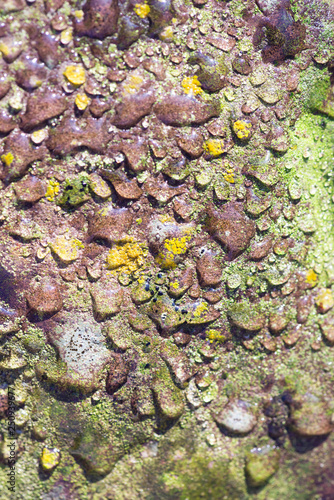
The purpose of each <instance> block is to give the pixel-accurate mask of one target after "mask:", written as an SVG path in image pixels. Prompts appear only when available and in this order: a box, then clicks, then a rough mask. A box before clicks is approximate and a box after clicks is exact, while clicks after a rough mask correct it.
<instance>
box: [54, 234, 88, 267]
mask: <svg viewBox="0 0 334 500" xmlns="http://www.w3.org/2000/svg"><path fill="white" fill-rule="evenodd" d="M50 247H51V249H52V251H53V252H54V253H55V254H56V255H57V257H58V258H59V259H60V260H61V261H62V262H63V263H64V264H69V263H70V262H74V261H75V260H77V259H78V257H79V249H82V248H84V244H83V243H82V241H80V240H78V239H76V238H66V237H65V236H58V237H57V238H56V239H55V240H54V241H53V242H52V243H50Z"/></svg>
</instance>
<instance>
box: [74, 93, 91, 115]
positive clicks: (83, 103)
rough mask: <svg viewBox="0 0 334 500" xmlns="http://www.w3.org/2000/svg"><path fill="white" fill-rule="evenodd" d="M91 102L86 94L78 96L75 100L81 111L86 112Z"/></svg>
mask: <svg viewBox="0 0 334 500" xmlns="http://www.w3.org/2000/svg"><path fill="white" fill-rule="evenodd" d="M90 101H91V100H90V99H89V97H87V96H86V94H78V95H77V96H76V98H75V105H76V107H77V108H78V109H79V110H80V111H84V110H85V109H86V108H87V106H88V105H89V104H90Z"/></svg>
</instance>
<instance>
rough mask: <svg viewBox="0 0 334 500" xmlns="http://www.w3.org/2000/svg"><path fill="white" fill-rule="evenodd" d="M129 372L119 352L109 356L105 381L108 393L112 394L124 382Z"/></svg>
mask: <svg viewBox="0 0 334 500" xmlns="http://www.w3.org/2000/svg"><path fill="white" fill-rule="evenodd" d="M128 373H129V366H128V364H127V363H126V361H125V360H124V359H123V358H122V356H121V355H120V354H115V355H114V356H113V357H112V358H111V362H110V365H109V372H108V376H107V381H106V390H107V392H108V394H113V393H114V392H116V391H117V390H118V389H119V388H120V387H122V385H124V384H125V382H126V379H127V376H128Z"/></svg>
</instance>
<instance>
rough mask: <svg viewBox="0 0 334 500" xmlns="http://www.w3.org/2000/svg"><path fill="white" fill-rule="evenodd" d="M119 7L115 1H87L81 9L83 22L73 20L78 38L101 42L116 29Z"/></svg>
mask: <svg viewBox="0 0 334 500" xmlns="http://www.w3.org/2000/svg"><path fill="white" fill-rule="evenodd" d="M118 16H119V7H118V1H117V0H88V1H87V2H86V3H85V5H84V9H83V20H82V21H78V20H75V22H74V27H75V31H76V33H77V34H78V35H80V36H89V37H91V38H98V39H100V40H103V38H105V37H106V36H110V35H113V34H114V33H115V32H116V29H117V21H118Z"/></svg>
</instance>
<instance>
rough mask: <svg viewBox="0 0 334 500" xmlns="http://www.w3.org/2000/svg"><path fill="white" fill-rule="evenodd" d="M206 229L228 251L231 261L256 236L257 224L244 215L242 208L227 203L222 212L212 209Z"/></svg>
mask: <svg viewBox="0 0 334 500" xmlns="http://www.w3.org/2000/svg"><path fill="white" fill-rule="evenodd" d="M206 228H207V230H208V232H209V233H210V234H211V235H212V236H213V238H215V239H216V240H217V241H219V243H221V244H222V245H223V246H224V247H225V248H226V249H227V251H228V255H229V257H230V258H231V259H233V258H235V257H237V256H238V255H239V254H240V253H241V252H243V251H244V250H246V248H247V247H248V246H249V244H250V241H251V239H252V238H253V237H254V236H255V224H254V222H253V221H252V220H251V219H249V218H248V217H246V215H244V214H243V213H242V206H240V204H237V203H227V204H226V205H225V206H224V208H223V210H222V211H221V212H218V211H216V210H213V209H211V210H210V211H209V213H208V219H207V224H206Z"/></svg>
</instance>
